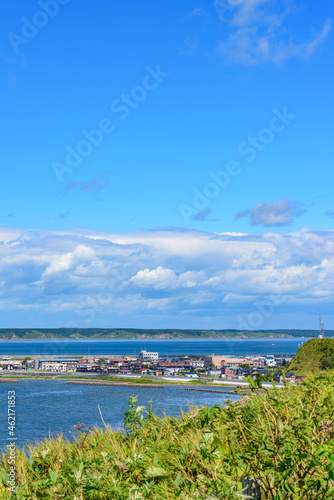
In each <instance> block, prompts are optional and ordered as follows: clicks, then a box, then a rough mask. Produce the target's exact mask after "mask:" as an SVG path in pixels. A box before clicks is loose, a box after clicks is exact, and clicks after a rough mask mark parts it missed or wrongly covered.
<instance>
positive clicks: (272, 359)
mask: <svg viewBox="0 0 334 500" xmlns="http://www.w3.org/2000/svg"><path fill="white" fill-rule="evenodd" d="M291 360H292V356H285V355H249V356H246V355H244V356H241V355H240V356H237V355H229V356H222V355H214V354H212V355H203V356H199V355H188V356H185V355H184V356H175V355H173V356H172V355H170V356H167V355H159V353H158V352H149V351H146V350H141V351H140V352H139V354H138V355H126V356H119V355H117V356H116V355H115V356H95V355H94V356H93V355H92V356H90V355H89V356H78V355H73V356H72V357H65V356H64V357H62V356H49V357H47V358H46V357H42V356H31V357H30V356H15V357H14V356H13V357H10V356H6V357H2V359H0V372H1V373H2V374H5V373H6V372H11V373H12V372H13V370H14V371H16V372H22V371H23V372H25V373H27V374H28V373H29V372H30V373H31V374H66V373H71V374H73V373H76V374H77V375H84V374H87V375H92V376H94V375H101V374H102V375H104V376H108V375H110V376H112V375H115V376H137V377H138V376H154V377H186V378H189V379H195V380H196V379H199V378H201V377H208V376H209V377H213V378H221V379H227V380H242V379H244V378H247V377H249V376H251V377H253V378H255V377H256V376H258V375H261V376H264V377H265V376H266V375H267V376H268V377H269V376H270V377H272V374H273V372H277V373H275V378H276V379H277V382H280V381H281V379H280V373H279V368H280V367H284V366H285V365H286V364H287V363H289V362H290V361H291ZM297 378H298V377H295V376H294V375H293V374H289V380H290V381H295V380H296V379H297Z"/></svg>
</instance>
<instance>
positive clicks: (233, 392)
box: [186, 387, 239, 395]
mask: <svg viewBox="0 0 334 500" xmlns="http://www.w3.org/2000/svg"><path fill="white" fill-rule="evenodd" d="M186 391H197V392H216V393H218V394H235V395H239V394H238V393H237V392H235V390H233V391H216V390H215V389H194V388H192V387H191V388H190V387H186Z"/></svg>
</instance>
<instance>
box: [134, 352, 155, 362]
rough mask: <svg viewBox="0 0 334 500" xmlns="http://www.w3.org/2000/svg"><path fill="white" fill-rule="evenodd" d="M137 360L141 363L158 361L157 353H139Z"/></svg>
mask: <svg viewBox="0 0 334 500" xmlns="http://www.w3.org/2000/svg"><path fill="white" fill-rule="evenodd" d="M138 357H139V359H141V360H142V361H144V360H145V361H158V359H159V353H157V352H148V351H143V350H142V351H140V353H139V356H138Z"/></svg>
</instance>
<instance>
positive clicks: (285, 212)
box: [235, 198, 305, 226]
mask: <svg viewBox="0 0 334 500" xmlns="http://www.w3.org/2000/svg"><path fill="white" fill-rule="evenodd" d="M304 212H305V210H303V209H302V208H301V204H300V203H298V202H297V201H290V200H287V199H286V198H282V199H280V200H276V201H272V202H270V203H258V204H257V205H255V206H254V207H253V208H250V209H248V210H245V211H243V212H239V213H238V214H237V215H236V217H235V218H236V219H241V218H243V217H249V219H250V223H251V224H252V225H253V226H288V225H289V224H292V223H293V222H294V219H295V218H296V217H299V216H300V215H302V214H303V213H304Z"/></svg>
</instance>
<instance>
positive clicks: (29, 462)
mask: <svg viewBox="0 0 334 500" xmlns="http://www.w3.org/2000/svg"><path fill="white" fill-rule="evenodd" d="M33 463H34V457H33V456H32V455H31V457H30V458H29V460H28V464H29V465H30V467H32V465H33Z"/></svg>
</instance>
